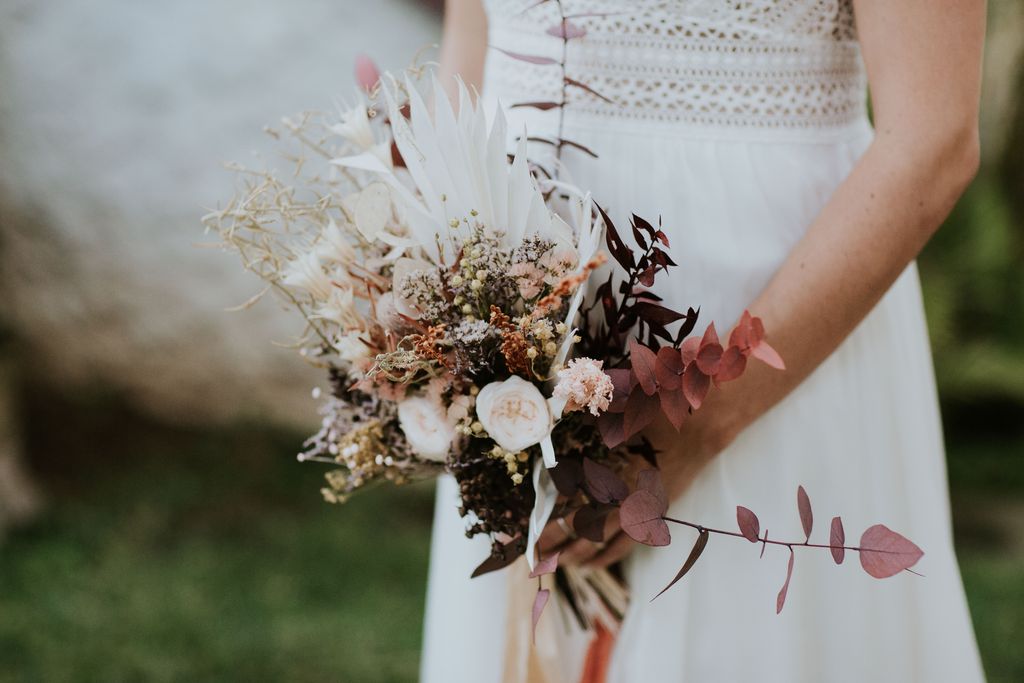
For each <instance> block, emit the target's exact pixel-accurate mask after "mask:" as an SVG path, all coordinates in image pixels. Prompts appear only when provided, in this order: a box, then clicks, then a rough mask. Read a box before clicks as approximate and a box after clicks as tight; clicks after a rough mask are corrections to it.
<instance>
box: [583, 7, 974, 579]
mask: <svg viewBox="0 0 1024 683" xmlns="http://www.w3.org/2000/svg"><path fill="white" fill-rule="evenodd" d="M854 1H855V9H856V15H857V26H858V31H859V33H860V40H861V45H862V49H863V54H864V61H865V64H866V66H867V71H868V77H869V80H870V83H871V93H872V102H873V105H874V113H875V127H876V137H875V140H874V142H873V143H872V144H871V145H870V147H869V148H868V150H867V151H866V152H865V154H864V155H863V157H862V158H861V159H860V161H859V162H858V164H857V165H856V167H855V168H854V170H853V171H852V173H851V174H850V175H849V177H848V178H847V179H846V180H845V181H844V182H843V183H842V185H840V186H839V188H838V189H837V190H836V192H835V193H834V194H833V196H832V198H831V199H830V200H829V202H828V203H827V204H826V205H825V207H824V209H823V210H822V211H821V213H820V214H819V216H818V218H817V219H816V220H815V222H814V223H813V224H812V225H811V226H810V228H809V229H808V231H807V233H806V234H805V235H804V237H803V238H802V239H801V241H800V242H799V243H798V244H797V245H796V247H795V248H794V249H793V251H792V252H791V254H790V255H789V257H788V258H787V259H786V261H785V262H784V263H783V264H782V266H781V268H780V269H779V270H778V272H777V273H776V274H775V276H774V277H773V279H772V280H771V282H770V283H769V284H768V286H767V287H766V288H765V290H764V291H763V292H762V293H761V295H760V296H759V297H758V298H757V300H756V301H754V302H752V303H751V305H750V310H751V312H752V313H753V314H754V315H758V316H760V317H762V318H763V319H764V321H765V327H766V329H767V330H768V334H769V338H770V341H771V344H772V345H773V346H774V347H775V348H776V349H777V350H778V351H779V352H780V354H781V355H782V357H783V358H784V359H785V360H786V364H787V369H786V371H784V372H778V371H775V370H771V369H769V368H767V367H765V366H763V365H761V364H759V363H754V364H752V365H751V366H750V367H749V368H748V371H747V373H746V374H745V375H744V376H743V377H742V378H740V379H739V380H737V381H735V382H732V383H730V384H728V385H725V386H724V387H723V388H722V389H721V390H719V391H718V392H713V393H712V395H711V396H710V397H709V400H708V401H707V402H706V404H705V406H704V407H702V408H701V410H700V411H699V412H698V413H697V414H695V416H694V417H693V418H692V419H691V420H690V421H689V422H688V423H687V424H686V425H684V427H683V430H682V432H681V433H680V434H678V435H676V434H674V433H672V434H671V435H670V438H662V439H657V437H658V434H657V433H656V434H654V435H653V436H654V437H655V439H656V440H659V441H661V442H662V443H671V444H673V450H674V452H673V453H666V454H665V455H664V456H663V457H662V458H660V463H661V465H662V469H663V474H664V478H665V480H666V484H667V486H668V488H669V490H670V492H672V493H673V494H675V495H679V494H680V493H682V492H683V491H684V490H685V489H686V488H687V487H688V486H689V483H690V481H691V480H692V478H693V476H694V475H695V474H696V473H697V472H698V471H699V470H700V468H701V467H703V466H704V465H705V464H706V463H707V462H708V461H709V460H710V459H711V458H713V457H714V456H715V455H717V454H718V453H719V452H720V451H721V450H722V449H723V448H724V447H725V446H726V445H728V444H729V443H730V442H731V441H732V440H733V439H734V438H735V436H736V435H737V434H739V433H740V432H741V431H742V430H743V429H745V428H746V427H747V426H748V425H749V424H750V423H751V422H753V421H754V420H755V419H757V418H758V417H759V416H760V415H762V414H763V413H764V412H765V411H767V410H768V409H769V408H771V407H772V406H773V405H775V404H776V403H777V402H779V401H780V400H782V398H783V397H785V396H786V395H787V394H788V393H789V392H790V391H792V390H793V389H794V388H796V387H797V386H798V385H799V384H800V383H801V382H803V381H804V379H806V378H807V376H808V375H809V374H810V373H811V372H812V371H813V370H814V369H815V368H816V367H817V366H818V365H819V364H820V363H821V362H822V361H823V360H824V359H825V358H827V357H828V356H829V355H830V354H831V353H832V352H833V351H834V350H835V349H836V348H837V347H838V346H839V344H840V343H841V342H842V341H843V339H845V338H846V337H847V336H848V335H849V334H850V332H852V331H853V329H854V328H855V327H856V326H857V324H858V323H860V321H861V320H863V319H864V317H865V316H866V315H867V314H868V313H869V312H870V311H871V309H872V308H873V307H874V306H875V304H876V303H877V302H878V301H879V299H880V298H881V297H882V295H883V294H885V292H886V291H887V290H888V289H889V287H890V286H891V285H892V284H893V282H894V281H895V280H896V278H897V277H898V276H899V275H900V273H901V272H903V270H904V269H905V268H906V267H907V265H908V264H909V263H910V262H911V261H912V260H913V259H914V258H915V257H916V256H917V254H918V252H920V250H921V249H922V247H924V245H925V243H926V242H927V241H928V239H929V238H930V237H931V236H932V234H933V233H934V232H935V230H936V229H937V228H938V227H939V224H940V223H941V222H942V221H943V219H945V217H946V215H947V214H948V213H949V211H950V210H951V209H952V207H953V204H954V203H955V202H956V200H957V199H958V198H959V197H960V195H961V193H962V192H963V190H964V189H965V187H966V186H967V184H968V182H970V180H971V178H972V177H973V176H974V174H975V172H976V170H977V166H978V131H977V126H978V123H977V118H978V100H979V89H980V79H981V73H980V72H981V53H982V43H983V40H984V32H985V3H984V0H900V2H890V1H888V0H854ZM666 436H669V435H666ZM578 545H579V544H578V543H577V546H578ZM629 545H630V542H629V541H628V539H625V537H619V538H617V539H616V540H614V541H612V542H611V543H609V545H608V547H607V548H606V549H605V550H604V552H602V553H601V554H600V555H598V556H597V558H596V560H595V562H596V563H597V564H600V565H604V564H608V563H610V562H613V561H615V560H617V559H619V558H621V557H622V556H623V555H624V554H625V553H627V552H628V550H629ZM573 550H574V551H575V553H574V554H575V555H576V559H586V558H587V556H589V555H591V554H592V553H593V552H594V551H592V550H591V551H589V552H588V551H587V550H586V549H585V548H580V547H576V548H574V549H573Z"/></svg>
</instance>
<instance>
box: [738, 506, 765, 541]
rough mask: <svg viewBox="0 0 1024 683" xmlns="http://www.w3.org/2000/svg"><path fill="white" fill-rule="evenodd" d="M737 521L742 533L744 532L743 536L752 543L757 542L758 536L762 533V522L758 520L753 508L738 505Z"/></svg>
mask: <svg viewBox="0 0 1024 683" xmlns="http://www.w3.org/2000/svg"><path fill="white" fill-rule="evenodd" d="M736 523H737V524H738V525H739V527H740V533H741V534H743V538H745V539H747V540H748V541H750V542H751V543H757V541H758V537H759V536H760V535H761V522H759V521H758V519H757V515H755V514H754V513H753V511H752V510H749V509H748V508H745V507H743V506H742V505H737V506H736Z"/></svg>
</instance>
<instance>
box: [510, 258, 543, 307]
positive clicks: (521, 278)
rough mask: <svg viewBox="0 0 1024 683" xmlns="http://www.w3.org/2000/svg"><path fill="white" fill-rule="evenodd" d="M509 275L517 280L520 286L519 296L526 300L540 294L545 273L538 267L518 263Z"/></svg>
mask: <svg viewBox="0 0 1024 683" xmlns="http://www.w3.org/2000/svg"><path fill="white" fill-rule="evenodd" d="M509 274H510V275H511V276H512V277H514V278H515V279H516V284H517V285H519V294H520V295H521V296H522V297H523V298H524V299H532V298H534V297H535V296H537V295H538V294H540V289H541V285H543V284H544V275H545V273H544V271H543V270H541V269H540V268H538V267H537V266H536V265H534V264H532V263H516V264H514V265H513V266H512V268H511V269H510V270H509Z"/></svg>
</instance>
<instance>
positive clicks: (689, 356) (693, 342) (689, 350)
mask: <svg viewBox="0 0 1024 683" xmlns="http://www.w3.org/2000/svg"><path fill="white" fill-rule="evenodd" d="M698 351H700V339H698V338H697V337H687V338H686V339H685V340H684V341H683V343H682V344H681V345H680V347H679V357H680V358H681V359H682V361H683V365H684V366H685V365H689V364H690V363H692V362H693V361H695V360H697V352H698Z"/></svg>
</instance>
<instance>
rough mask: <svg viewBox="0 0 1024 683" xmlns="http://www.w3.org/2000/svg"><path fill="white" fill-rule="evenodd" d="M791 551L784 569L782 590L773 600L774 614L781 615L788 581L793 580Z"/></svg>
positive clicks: (791, 550)
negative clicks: (784, 576) (784, 577)
mask: <svg viewBox="0 0 1024 683" xmlns="http://www.w3.org/2000/svg"><path fill="white" fill-rule="evenodd" d="M793 559H794V556H793V549H792V548H790V549H789V566H787V567H786V583H784V584H782V590H780V591H779V597H777V598H775V613H776V614H781V613H782V608H783V606H784V605H785V604H786V594H787V593H789V580H790V579H791V578H793Z"/></svg>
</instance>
